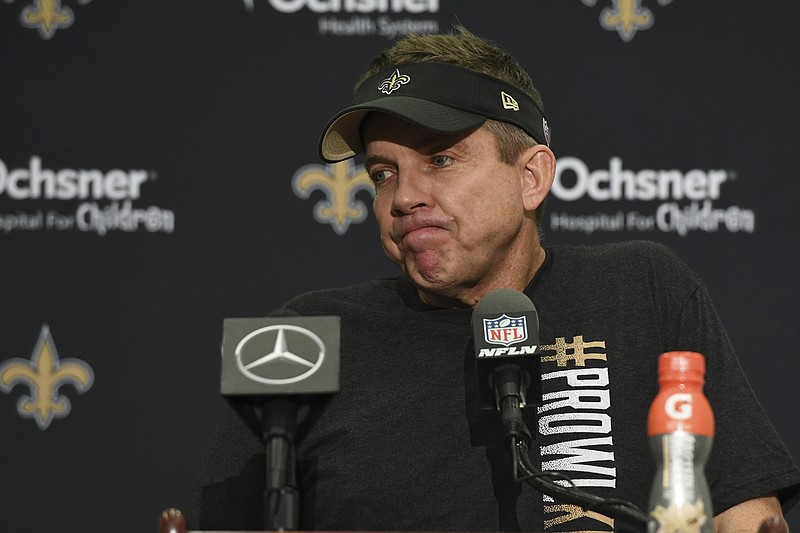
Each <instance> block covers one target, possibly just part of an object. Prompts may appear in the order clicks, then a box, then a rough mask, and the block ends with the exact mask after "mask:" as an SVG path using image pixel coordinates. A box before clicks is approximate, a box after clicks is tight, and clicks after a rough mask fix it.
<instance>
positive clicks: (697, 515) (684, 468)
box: [648, 404, 713, 533]
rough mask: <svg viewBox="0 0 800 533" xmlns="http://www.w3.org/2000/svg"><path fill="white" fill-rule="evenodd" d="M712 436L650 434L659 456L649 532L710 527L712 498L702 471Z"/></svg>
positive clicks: (701, 531) (697, 531)
mask: <svg viewBox="0 0 800 533" xmlns="http://www.w3.org/2000/svg"><path fill="white" fill-rule="evenodd" d="M688 405H689V407H691V404H688ZM711 440H712V439H711V438H710V437H706V436H703V435H696V434H692V433H686V432H676V433H670V434H662V435H654V436H652V437H650V446H651V448H652V450H653V453H654V456H655V457H657V458H660V460H659V461H658V463H659V465H658V469H657V471H656V476H655V479H654V481H653V489H652V491H651V495H650V505H649V511H650V517H651V518H652V519H653V520H652V521H651V523H650V526H649V528H648V531H649V533H705V532H711V531H713V524H712V516H713V515H712V509H711V499H710V496H709V492H708V486H707V484H706V480H705V475H704V473H703V466H704V465H705V461H706V458H707V457H708V453H709V452H710V450H711Z"/></svg>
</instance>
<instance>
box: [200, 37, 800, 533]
mask: <svg viewBox="0 0 800 533" xmlns="http://www.w3.org/2000/svg"><path fill="white" fill-rule="evenodd" d="M548 143H549V126H548V124H547V120H546V118H545V115H544V113H543V111H542V103H541V99H540V97H539V94H538V93H537V91H536V90H535V88H534V87H533V84H532V83H531V81H530V78H529V77H528V75H527V74H526V73H525V71H524V70H523V69H522V68H521V67H520V66H519V65H518V64H517V63H516V62H515V61H514V60H513V58H511V57H510V56H508V54H506V53H504V52H503V51H501V50H499V49H498V48H496V47H495V46H494V45H492V44H491V43H488V42H487V41H484V40H482V39H480V38H478V37H476V36H474V35H472V34H471V33H469V32H468V31H466V30H465V29H463V28H459V29H457V31H456V32H455V33H454V34H451V35H431V36H409V37H406V38H404V39H402V40H400V41H399V42H398V43H396V44H395V45H394V46H393V47H392V48H390V49H389V50H387V51H385V52H384V53H382V54H380V55H379V56H378V57H376V58H375V60H374V61H373V63H372V65H371V67H370V69H369V70H368V72H367V73H365V75H364V76H363V77H362V78H361V80H360V81H359V83H358V86H357V94H356V105H354V106H351V107H349V108H347V109H345V110H343V111H342V112H340V113H339V114H337V115H336V116H335V117H334V118H333V119H332V120H331V122H330V123H329V124H328V126H327V127H326V128H325V131H324V132H323V136H322V140H321V145H320V151H321V154H322V157H323V158H324V159H325V160H327V161H329V162H334V161H340V160H344V159H346V158H349V157H353V156H355V155H357V154H360V153H362V152H363V154H364V157H365V160H364V165H365V168H366V170H367V172H368V173H369V175H370V177H371V178H372V180H373V182H374V183H375V187H376V196H375V202H374V211H375V216H376V218H377V221H378V226H379V228H380V238H381V243H382V245H383V248H384V250H385V252H386V254H387V255H388V257H389V258H390V259H391V260H392V261H394V262H395V263H397V264H398V265H399V266H400V268H401V270H402V272H403V275H402V276H400V277H398V278H396V279H388V280H378V281H374V282H371V283H366V284H361V285H357V286H353V287H348V288H344V289H332V290H327V291H320V292H317V293H312V294H307V295H303V296H300V297H298V298H296V299H294V300H293V301H291V302H289V303H288V304H287V305H286V306H285V308H284V309H282V310H280V311H279V314H301V315H338V316H341V318H342V343H341V353H342V367H341V372H340V373H341V392H340V393H339V394H337V395H335V396H333V397H332V398H330V399H326V400H324V401H319V402H316V403H314V404H313V405H312V406H311V410H310V413H311V414H310V415H309V417H308V419H307V420H306V422H305V424H304V426H303V427H302V428H301V429H300V435H299V437H298V445H297V458H298V472H299V478H300V485H301V487H300V490H301V493H302V503H301V513H300V515H301V517H300V520H301V524H300V526H301V529H309V530H311V529H317V530H431V531H435V530H451V531H469V530H484V531H489V530H501V531H520V530H523V531H526V530H527V531H541V530H543V531H575V530H594V531H610V530H612V529H614V528H615V527H616V528H617V529H618V530H619V529H621V525H620V524H619V523H618V522H617V523H615V522H614V521H613V520H612V519H609V518H608V517H606V516H604V515H602V514H601V513H598V512H596V511H594V510H591V509H588V510H584V509H581V508H579V507H577V506H574V505H569V504H564V503H562V502H558V501H553V500H552V499H551V498H549V497H547V496H543V495H542V494H539V493H537V492H536V491H533V490H532V489H530V487H528V486H527V485H524V484H520V483H518V482H515V481H514V480H513V474H512V464H511V459H510V454H509V453H508V451H507V450H506V447H505V444H504V442H503V437H502V433H501V432H500V427H499V422H498V417H497V414H496V413H494V412H491V411H483V410H481V409H480V407H479V406H478V402H477V396H478V386H479V385H478V383H477V382H476V378H475V375H474V374H475V369H474V366H473V364H472V363H473V358H474V355H473V353H472V344H471V335H472V332H471V328H470V317H471V308H472V307H473V306H474V305H475V304H476V303H477V302H478V301H479V300H480V299H481V298H482V297H483V296H484V295H486V294H487V293H489V292H491V291H492V290H494V289H498V288H512V289H516V290H519V291H524V292H525V293H526V294H527V295H528V296H529V297H530V298H531V299H532V300H533V302H534V303H535V305H536V308H537V309H538V312H539V316H540V321H541V338H542V344H543V346H542V349H543V351H542V356H541V360H542V386H543V392H544V396H543V400H544V402H543V405H542V406H541V407H540V408H539V409H538V413H536V412H533V411H532V410H526V411H525V417H526V423H527V425H528V427H530V428H535V429H536V430H535V431H534V433H536V435H535V441H534V443H535V444H536V446H534V447H533V452H532V460H533V461H534V462H536V463H539V464H540V465H541V468H542V470H545V471H559V472H561V473H564V474H568V475H569V476H570V478H571V479H572V481H573V482H574V483H575V485H577V486H580V487H582V488H584V489H586V490H588V491H590V492H594V493H596V494H598V495H601V496H603V497H605V498H617V499H625V500H630V501H632V502H634V503H635V504H637V505H638V506H640V507H646V504H647V493H648V492H649V489H650V481H651V479H652V477H653V460H652V458H651V455H650V451H649V449H648V442H647V437H646V424H645V419H646V416H647V410H648V407H649V404H650V402H651V401H652V398H653V397H654V396H655V393H656V390H657V388H656V385H657V383H656V381H657V377H656V376H657V372H656V359H657V356H658V355H659V354H660V353H662V352H665V351H670V350H679V349H684V350H694V351H699V352H701V353H704V354H705V355H706V359H707V368H708V370H707V374H706V377H707V385H706V393H707V395H708V397H709V400H710V402H711V405H712V407H713V408H714V411H715V415H716V417H717V438H716V441H715V445H714V449H713V451H712V455H711V457H710V459H709V463H708V469H707V476H708V480H709V485H710V487H711V491H712V498H713V505H714V509H715V513H717V514H716V517H715V524H714V525H715V530H716V531H725V532H728V531H757V530H758V528H759V526H760V525H761V524H767V525H770V524H773V522H774V521H777V524H778V525H780V524H781V523H782V521H783V518H782V512H781V502H784V503H786V502H788V501H789V500H790V499H792V498H793V497H794V496H795V495H796V494H797V492H798V488H799V487H798V483H800V473H798V470H797V468H796V467H795V465H794V464H793V462H792V460H791V458H790V457H789V456H788V454H787V452H786V450H785V449H784V447H783V445H782V443H781V442H780V439H779V438H778V437H777V436H776V435H775V433H774V430H773V429H772V427H771V426H770V424H769V422H768V421H767V420H766V415H765V414H764V412H763V411H762V410H761V408H760V406H759V405H758V403H757V401H756V400H755V399H754V398H753V396H752V393H751V391H750V389H749V387H748V385H747V382H746V380H745V378H744V376H743V374H742V372H741V369H740V368H739V366H738V363H737V361H736V358H735V354H734V353H733V350H732V348H731V346H730V343H729V341H728V339H727V336H726V335H725V332H724V329H723V328H722V325H721V324H720V323H719V320H718V318H717V316H716V313H715V311H714V308H713V305H712V304H711V301H710V299H709V297H708V294H707V293H706V291H705V289H704V287H703V286H702V284H701V283H700V281H699V279H698V278H697V276H696V275H695V274H694V273H693V272H692V271H691V270H690V269H689V268H688V267H687V266H686V265H685V264H684V263H683V262H682V261H681V260H680V259H679V258H677V257H676V256H675V254H674V253H673V252H671V251H670V250H668V249H667V248H665V247H663V246H660V245H656V244H653V243H625V244H617V245H607V246H598V247H571V246H548V247H546V248H545V247H543V246H542V243H541V241H540V235H539V232H538V220H539V218H540V216H541V210H542V206H543V204H544V201H545V198H546V196H547V193H548V191H549V189H550V186H551V184H552V181H553V177H554V174H555V156H554V155H553V153H552V151H551V150H550V148H549V147H548ZM262 454H263V452H262V450H261V444H260V442H259V441H258V439H257V438H256V437H255V436H254V435H252V434H251V433H250V432H249V431H248V430H247V429H246V428H245V427H244V425H243V424H242V423H241V422H239V421H238V419H237V418H236V417H235V416H234V415H230V414H229V415H228V416H227V417H226V419H225V420H224V421H223V424H222V426H221V427H220V430H219V432H218V436H217V440H216V442H215V448H214V450H213V451H212V454H211V456H210V459H209V462H208V464H207V465H206V468H205V470H204V472H203V474H202V476H201V480H200V485H201V487H202V488H201V489H200V490H199V491H198V494H197V497H198V498H199V502H198V503H197V504H196V505H197V510H195V513H196V517H195V518H194V520H195V521H196V523H195V522H192V523H190V525H192V526H193V527H198V526H199V527H200V528H203V529H209V528H234V527H249V528H253V529H257V528H259V527H260V520H261V509H260V504H259V500H260V498H261V491H262V490H263V481H262V479H263V455H262ZM765 527H766V526H765Z"/></svg>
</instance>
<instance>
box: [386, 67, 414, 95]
mask: <svg viewBox="0 0 800 533" xmlns="http://www.w3.org/2000/svg"><path fill="white" fill-rule="evenodd" d="M410 81H411V78H410V77H409V76H407V75H405V74H400V69H397V68H396V69H394V72H393V73H392V75H391V76H389V77H388V78H386V79H385V80H383V81H382V82H381V84H380V85H379V86H378V90H379V91H380V92H382V93H384V94H392V92H394V91H396V90H397V89H399V88H400V86H401V85H405V84H406V83H408V82H410Z"/></svg>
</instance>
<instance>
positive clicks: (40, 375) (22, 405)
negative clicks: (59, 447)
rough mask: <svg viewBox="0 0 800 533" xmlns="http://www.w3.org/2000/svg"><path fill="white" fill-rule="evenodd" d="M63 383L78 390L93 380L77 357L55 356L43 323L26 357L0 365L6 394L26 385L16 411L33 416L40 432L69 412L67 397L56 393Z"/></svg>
mask: <svg viewBox="0 0 800 533" xmlns="http://www.w3.org/2000/svg"><path fill="white" fill-rule="evenodd" d="M67 383H69V384H71V385H73V386H74V387H75V389H76V390H77V391H78V392H79V393H83V392H86V391H87V390H89V388H90V387H91V386H92V383H94V372H93V371H92V368H91V367H90V366H89V365H88V364H86V363H85V362H83V361H81V360H80V359H65V360H63V361H61V360H60V359H59V358H58V352H57V351H56V346H55V343H53V337H52V336H51V335H50V328H49V327H48V326H47V324H45V325H43V326H42V331H41V333H40V334H39V340H38V341H37V342H36V347H35V348H34V349H33V354H32V355H31V359H30V360H28V359H21V358H14V359H9V360H8V361H6V362H5V363H3V364H2V365H0V390H2V391H3V392H6V393H8V392H10V391H11V389H12V388H14V386H15V385H18V384H23V385H27V386H28V388H29V389H30V395H23V396H22V397H20V399H19V402H18V403H17V412H18V413H19V415H20V416H22V417H23V418H33V419H34V420H35V421H36V425H37V426H39V429H41V430H42V431H44V430H45V429H47V428H48V426H50V423H51V422H52V421H53V419H54V418H64V417H65V416H67V415H68V414H69V412H70V409H71V404H70V401H69V398H67V397H66V396H62V395H60V394H59V388H60V387H61V386H62V385H65V384H67Z"/></svg>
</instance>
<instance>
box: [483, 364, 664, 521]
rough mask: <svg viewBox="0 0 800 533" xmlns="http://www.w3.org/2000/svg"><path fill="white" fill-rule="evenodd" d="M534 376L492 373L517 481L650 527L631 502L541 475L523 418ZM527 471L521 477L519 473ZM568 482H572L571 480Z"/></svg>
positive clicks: (503, 370) (508, 368)
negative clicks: (530, 455) (596, 493)
mask: <svg viewBox="0 0 800 533" xmlns="http://www.w3.org/2000/svg"><path fill="white" fill-rule="evenodd" d="M529 381H530V376H528V375H527V373H526V372H525V371H524V370H523V369H522V368H521V367H520V366H519V365H513V364H509V365H501V366H498V367H497V368H496V369H495V370H494V372H493V374H492V386H493V388H494V391H495V400H496V402H497V409H498V410H499V411H500V415H501V417H502V421H503V433H504V434H505V439H506V441H508V443H509V444H510V446H511V454H512V456H513V462H514V479H515V480H516V481H526V482H527V483H528V484H529V485H530V486H531V487H533V488H534V489H536V490H538V491H539V492H541V493H542V494H546V495H548V496H550V497H552V498H554V499H557V500H560V501H563V502H567V503H574V504H577V505H580V506H581V507H582V508H583V509H587V510H588V509H593V510H596V511H599V512H603V513H605V514H606V515H607V516H609V517H611V518H615V519H617V520H620V521H621V522H624V523H625V524H631V525H634V526H635V527H636V530H638V531H642V530H644V528H646V527H647V524H648V522H649V517H648V516H647V515H646V514H645V513H644V512H643V511H642V510H641V509H639V508H638V507H636V506H635V505H633V504H632V503H630V502H627V501H624V500H617V499H606V498H601V497H599V496H597V495H594V494H591V493H589V492H586V491H583V490H580V489H578V488H576V487H574V486H570V487H563V486H561V485H559V484H557V483H555V482H553V481H552V478H553V477H563V476H559V475H558V474H556V473H545V472H540V471H538V470H537V469H536V467H535V466H534V465H533V463H532V462H531V460H530V457H528V449H529V447H530V445H531V444H532V441H533V438H532V437H531V433H530V431H529V430H528V428H527V426H526V425H525V421H524V420H523V418H522V408H524V407H525V394H524V392H523V391H524V390H525V389H527V387H528V383H529ZM520 471H522V472H524V475H522V476H520V475H519V472H520ZM567 481H569V480H568V479H567Z"/></svg>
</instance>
